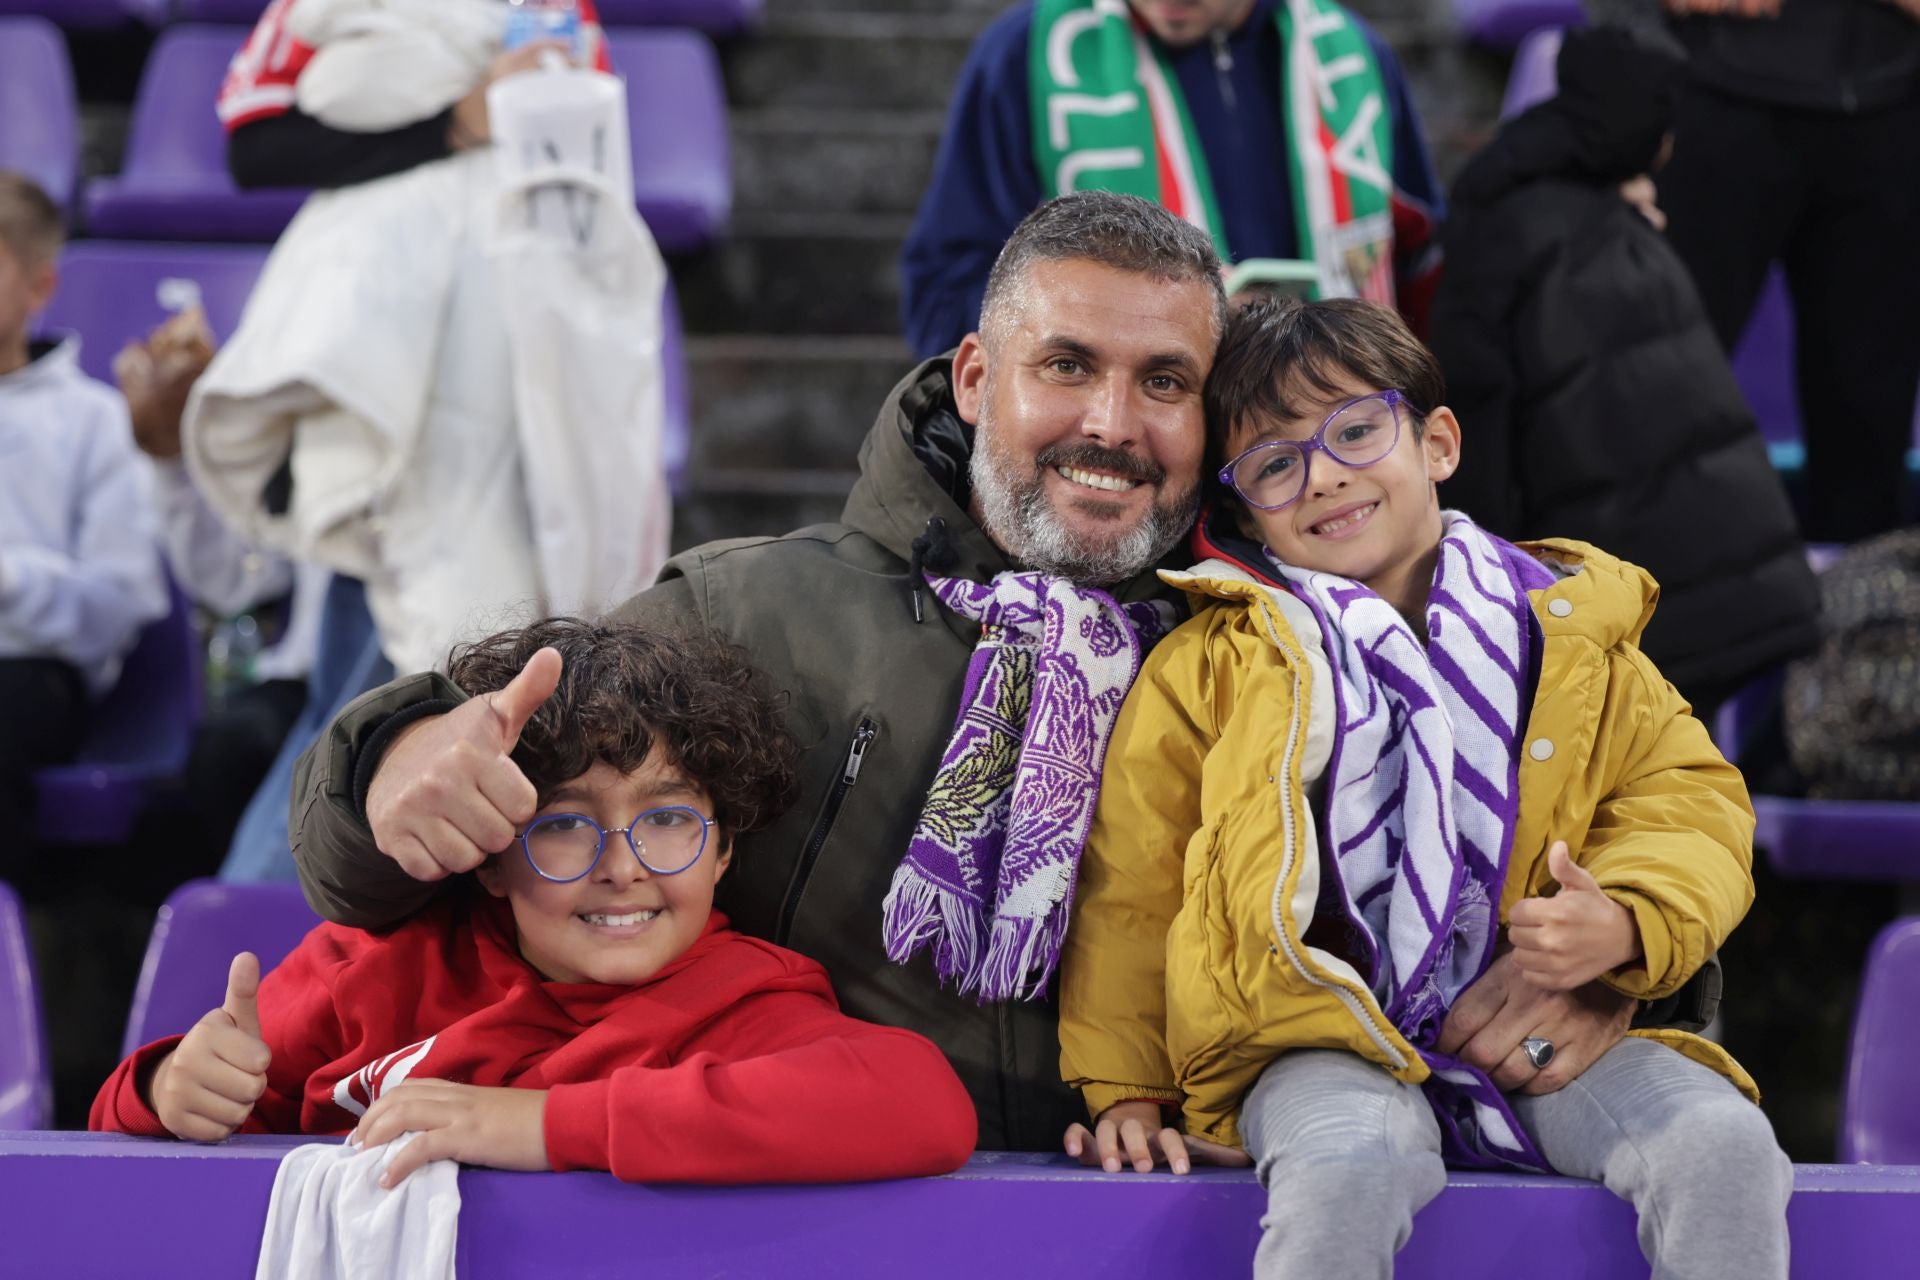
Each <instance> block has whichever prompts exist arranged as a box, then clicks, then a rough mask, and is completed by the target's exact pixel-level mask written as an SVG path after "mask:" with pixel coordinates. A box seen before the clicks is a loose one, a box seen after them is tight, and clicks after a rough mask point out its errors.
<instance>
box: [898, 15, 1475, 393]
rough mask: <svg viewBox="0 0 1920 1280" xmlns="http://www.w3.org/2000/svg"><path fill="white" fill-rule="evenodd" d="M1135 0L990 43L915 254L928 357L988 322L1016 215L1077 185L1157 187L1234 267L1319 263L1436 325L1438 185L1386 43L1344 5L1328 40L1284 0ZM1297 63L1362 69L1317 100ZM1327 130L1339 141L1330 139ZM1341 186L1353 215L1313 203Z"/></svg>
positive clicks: (1021, 21)
mask: <svg viewBox="0 0 1920 1280" xmlns="http://www.w3.org/2000/svg"><path fill="white" fill-rule="evenodd" d="M1129 3H1130V4H1131V7H1132V8H1131V13H1132V17H1133V18H1134V20H1135V21H1134V22H1133V23H1132V24H1129V22H1128V21H1127V20H1126V19H1124V18H1121V17H1117V16H1111V15H1109V16H1107V17H1104V18H1102V17H1099V16H1097V14H1098V10H1097V9H1096V7H1095V6H1094V5H1093V4H1092V3H1091V0H1022V3H1020V4H1017V5H1015V6H1014V7H1013V8H1012V9H1010V10H1008V11H1007V12H1006V13H1005V14H1003V15H1002V16H1001V17H1000V19H999V20H998V21H996V22H995V23H994V24H993V25H992V26H991V27H989V28H988V29H987V30H986V32H985V33H984V34H982V35H981V37H980V39H979V42H978V43H976V44H975V45H974V47H973V52H972V54H971V55H970V56H969V58H968V59H967V65H966V67H965V69H964V70H963V71H962V72H961V73H960V84H959V87H958V88H957V89H955V91H954V95H953V104H952V106H951V108H950V114H949V116H948V119H947V130H946V136H945V137H944V138H943V139H942V141H941V144H940V154H939V158H938V159H937V160H936V161H935V167H934V174H933V180H932V182H931V183H930V184H929V186H928V188H927V194H926V198H925V199H924V200H923V201H922V202H921V205H920V213H919V216H918V218H916V219H915V222H914V226H913V231H912V233H911V234H910V235H909V236H908V238H907V243H906V248H905V250H904V252H903V254H902V258H901V275H902V277H903V280H902V288H903V290H904V296H903V303H902V305H903V310H904V313H905V320H906V330H907V340H908V341H909V342H910V343H912V345H913V348H914V350H915V352H916V353H918V354H919V355H920V356H921V357H923V358H925V357H928V356H933V355H937V354H939V353H940V352H942V351H945V350H947V349H948V348H950V347H952V346H954V345H955V344H956V343H958V342H959V341H960V339H961V338H963V337H965V336H966V335H967V334H968V333H969V332H971V331H972V330H973V329H974V327H975V326H976V325H977V324H978V323H979V319H980V299H981V297H982V295H983V294H984V293H985V292H986V286H987V272H988V270H989V269H990V268H991V267H992V266H993V260H994V257H995V256H996V255H997V254H998V253H999V252H1000V246H1001V245H1002V244H1004V243H1006V239H1007V236H1008V235H1009V234H1010V233H1011V232H1012V231H1013V228H1014V226H1015V225H1016V224H1017V223H1018V222H1019V221H1020V219H1021V218H1023V217H1025V216H1026V215H1027V214H1028V213H1029V212H1030V211H1031V210H1032V209H1033V208H1034V207H1035V206H1036V205H1038V204H1039V203H1040V202H1041V201H1043V200H1046V199H1049V198H1051V197H1053V196H1056V195H1062V194H1064V193H1065V192H1067V191H1070V190H1073V189H1075V188H1076V187H1080V188H1101V189H1106V190H1114V191H1124V192H1127V193H1129V194H1132V195H1140V196H1145V197H1146V198H1148V199H1157V200H1158V201H1159V202H1160V203H1162V204H1165V205H1166V206H1167V207H1169V208H1170V209H1173V210H1174V212H1176V213H1178V214H1180V215H1181V216H1182V217H1184V218H1186V219H1187V220H1188V221H1190V222H1193V223H1194V224H1195V225H1197V226H1199V227H1200V228H1201V229H1202V230H1204V231H1207V232H1209V233H1210V234H1211V235H1212V237H1213V241H1214V248H1215V250H1216V251H1217V252H1218V253H1219V255H1220V257H1221V259H1222V261H1225V262H1229V263H1233V262H1244V261H1246V260H1248V259H1252V258H1280V259H1310V260H1313V261H1314V263H1315V265H1316V266H1318V267H1320V268H1321V271H1322V279H1323V281H1324V282H1326V283H1323V286H1322V289H1321V292H1322V293H1339V294H1358V295H1361V296H1365V297H1370V298H1373V299H1374V300H1375V301H1378V302H1389V303H1391V302H1395V301H1396V300H1397V301H1398V303H1399V305H1400V306H1401V308H1402V310H1403V311H1405V312H1407V313H1408V314H1409V316H1410V318H1412V319H1413V320H1414V321H1415V322H1416V327H1423V326H1421V325H1420V324H1419V321H1421V320H1422V319H1423V318H1424V312H1425V301H1426V296H1427V293H1428V291H1429V290H1430V288H1431V286H1432V283H1433V279H1434V275H1435V272H1436V271H1437V268H1438V263H1439V260H1438V257H1437V255H1436V254H1435V253H1433V252H1432V250H1433V247H1434V246H1433V243H1432V241H1433V234H1434V231H1435V227H1436V223H1437V220H1438V218H1439V216H1440V208H1439V207H1440V185H1439V182H1438V181H1437V180H1436V179H1435V178H1434V176H1433V168H1432V165H1431V163H1430V162H1429V160H1428V158H1427V148H1426V143H1425V141H1424V140H1423V139H1422V137H1421V134H1420V126H1419V122H1418V120H1417V119H1416V118H1415V114H1414V108H1413V100H1412V98H1411V97H1410V96H1409V94H1408V92H1407V86H1406V80H1405V77H1404V75H1403V74H1402V72H1401V70H1400V66H1399V64H1398V63H1397V62H1396V61H1395V60H1394V56H1393V52H1392V51H1391V50H1390V49H1388V48H1387V46H1386V44H1385V42H1384V41H1382V40H1381V39H1380V37H1379V36H1377V35H1376V34H1374V32H1373V31H1372V30H1371V29H1370V28H1369V27H1367V26H1366V24H1365V23H1363V22H1361V21H1360V20H1359V19H1358V18H1357V17H1355V16H1354V15H1353V14H1351V13H1349V12H1348V11H1347V10H1346V9H1344V8H1342V7H1340V6H1339V5H1337V4H1334V3H1331V2H1330V0H1315V2H1314V4H1313V5H1312V6H1311V7H1313V8H1315V9H1317V10H1319V11H1321V12H1322V13H1323V14H1324V15H1326V17H1327V19H1328V21H1329V24H1330V33H1323V34H1322V35H1321V36H1320V37H1319V38H1317V39H1314V40H1302V39H1299V33H1297V32H1292V31H1291V25H1292V24H1291V19H1290V13H1289V8H1288V5H1287V4H1286V3H1285V0H1198V3H1171V2H1169V0H1129ZM1136 28H1137V29H1138V34H1137V36H1136V34H1135V31H1136ZM1289 40H1292V41H1294V42H1295V43H1294V45H1293V47H1291V48H1289V47H1288V41H1289ZM1036 48H1039V49H1040V50H1041V51H1042V52H1043V53H1044V55H1045V56H1044V57H1035V56H1034V50H1035V49H1036ZM1295 58H1305V59H1311V60H1317V61H1318V62H1319V63H1320V65H1321V66H1322V67H1329V68H1330V67H1332V66H1333V65H1334V63H1335V60H1336V59H1338V60H1339V61H1340V63H1341V65H1342V66H1344V67H1345V68H1348V69H1347V70H1345V71H1342V72H1341V73H1340V74H1337V75H1335V76H1334V77H1333V81H1332V82H1333V83H1334V84H1336V85H1337V86H1338V89H1337V93H1338V105H1337V108H1336V109H1335V110H1334V111H1332V112H1330V113H1327V114H1326V115H1325V116H1324V117H1322V116H1321V115H1319V114H1316V113H1315V112H1314V111H1312V110H1308V109H1306V108H1310V107H1312V105H1313V102H1314V99H1312V98H1311V96H1309V98H1308V101H1307V103H1306V107H1302V106H1301V105H1300V101H1299V93H1298V90H1299V86H1298V85H1297V84H1294V82H1293V78H1292V77H1291V76H1290V75H1289V74H1287V73H1284V72H1283V70H1282V68H1283V67H1284V66H1287V65H1289V64H1290V62H1291V61H1292V60H1293V59H1295ZM1041 66H1046V67H1048V68H1050V69H1051V70H1050V72H1049V74H1048V75H1047V76H1045V77H1042V76H1040V73H1039V72H1038V70H1037V68H1039V67H1041ZM1354 67H1359V68H1361V70H1359V71H1357V72H1355V71H1353V70H1351V68H1354ZM1068 89H1071V90H1072V92H1071V93H1070V94H1069V93H1063V90H1068ZM1109 95H1113V96H1109ZM1119 95H1126V97H1127V98H1128V99H1130V101H1128V102H1127V103H1126V105H1125V107H1124V109H1123V111H1122V112H1121V113H1120V114H1117V115H1116V114H1110V113H1109V112H1108V111H1107V110H1106V109H1104V108H1103V109H1102V110H1101V111H1099V112H1098V113H1094V114H1087V113H1086V109H1085V102H1086V101H1087V100H1088V99H1089V98H1094V97H1106V98H1107V100H1108V102H1109V103H1113V102H1118V101H1120V98H1119ZM1075 103H1078V104H1079V106H1078V107H1077V108H1075V109H1073V110H1066V109H1062V108H1065V107H1068V106H1071V105H1072V104H1075ZM1323 124H1324V125H1325V126H1326V129H1325V130H1324V131H1323V129H1322V125H1323ZM1323 132H1324V136H1329V137H1337V138H1338V139H1339V141H1338V143H1337V144H1335V145H1333V146H1332V147H1330V148H1329V149H1326V150H1323V149H1322V147H1321V146H1320V144H1319V142H1318V139H1319V138H1321V137H1322V136H1323ZM1041 139H1046V140H1048V141H1049V142H1050V143H1051V146H1043V145H1042V144H1041V143H1040V141H1039V140H1041ZM1303 139H1308V140H1310V141H1308V142H1307V143H1306V144H1305V145H1303V143H1302V140H1303ZM1116 158H1118V159H1116ZM1120 161H1124V163H1120ZM1303 174H1309V175H1312V176H1311V177H1309V178H1308V179H1307V180H1306V181H1305V182H1304V183H1303V179H1302V176H1301V175H1303ZM1334 191H1338V192H1339V193H1340V194H1341V195H1342V196H1344V197H1346V199H1347V200H1348V202H1349V203H1350V205H1351V207H1352V210H1353V215H1354V216H1352V217H1350V218H1348V219H1345V220H1339V219H1335V218H1333V217H1331V216H1330V215H1327V214H1324V213H1323V214H1309V213H1308V212H1307V211H1309V210H1311V209H1313V208H1316V207H1324V208H1329V209H1330V208H1331V207H1332V202H1333V201H1335V200H1336V199H1337V198H1338V197H1335V196H1333V195H1332V194H1331V193H1332V192H1334ZM1322 201H1325V202H1327V203H1326V204H1325V205H1324V206H1323V205H1322V204H1321V202H1322Z"/></svg>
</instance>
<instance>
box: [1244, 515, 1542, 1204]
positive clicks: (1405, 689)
mask: <svg viewBox="0 0 1920 1280" xmlns="http://www.w3.org/2000/svg"><path fill="white" fill-rule="evenodd" d="M1444 519H1445V529H1444V533H1443V536H1442V538H1441V541H1440V556H1439V562H1438V564H1437V566H1436V568H1435V570H1434V576H1433V588H1432V591H1431V593H1430V594H1429V596H1428V598H1427V614H1426V622H1427V643H1426V644H1425V645H1422V644H1421V642H1420V639H1419V637H1418V636H1416V635H1415V634H1414V631H1413V628H1412V627H1410V626H1408V625H1407V622H1406V620H1405V619H1404V618H1402V617H1401V616H1400V614H1399V612H1398V611H1397V610H1395V609H1394V607H1393V606H1392V605H1390V604H1388V603H1387V602H1386V601H1385V600H1383V599H1381V598H1380V597H1379V596H1378V595H1376V594H1374V593H1373V592H1372V591H1370V590H1368V589H1367V588H1366V587H1363V586H1361V585H1360V584H1359V583H1357V582H1354V581H1353V580H1351V579H1349V578H1342V577H1338V576H1335V575H1333V574H1328V573H1316V572H1312V571H1307V570H1301V569H1296V568H1293V567H1291V566H1289V565H1285V564H1280V563H1279V561H1277V560H1276V561H1275V564H1276V565H1278V568H1279V571H1280V574H1281V576H1282V577H1283V578H1285V579H1286V581H1287V582H1288V583H1289V584H1290V585H1291V586H1292V588H1293V589H1294V592H1295V594H1297V595H1298V596H1299V597H1300V598H1301V599H1302V600H1304V601H1305V602H1306V603H1307V604H1308V606H1309V607H1310V608H1311V609H1312V610H1313V612H1314V614H1315V616H1316V617H1317V618H1318V619H1319V622H1320V628H1321V633H1322V636H1323V638H1324V640H1325V644H1326V651H1327V654H1328V657H1329V659H1330V661H1331V664H1332V667H1333V677H1334V687H1335V694H1336V699H1337V719H1338V724H1339V731H1338V733H1337V735H1336V737H1335V741H1334V747H1333V755H1332V758H1331V759H1330V760H1329V762H1328V765H1327V773H1326V778H1327V796H1326V822H1325V827H1324V831H1323V837H1322V838H1323V840H1324V843H1325V848H1326V851H1327V856H1326V858H1325V859H1324V863H1325V865H1327V866H1328V867H1329V868H1330V869H1331V873H1332V878H1333V880H1334V882H1335V884H1336V886H1337V889H1338V893H1339V900H1340V903H1341V905H1342V907H1343V908H1344V911H1345V915H1346V918H1347V921H1348V923H1349V925H1350V926H1351V927H1352V930H1353V933H1354V935H1355V936H1356V937H1357V938H1358V939H1359V941H1360V943H1361V945H1362V946H1363V947H1364V948H1365V951H1366V957H1365V959H1366V961H1367V962H1368V964H1369V966H1370V974H1371V983H1372V986H1373V994H1374V996H1375V998H1376V999H1377V1000H1378V1001H1379V1003H1380V1007H1381V1009H1382V1010H1384V1011H1385V1013H1386V1016H1387V1019H1388V1020H1389V1021H1390V1022H1392V1023H1393V1025H1394V1026H1395V1027H1396V1028H1398V1029H1399V1031H1400V1032H1401V1034H1402V1035H1404V1036H1405V1037H1406V1038H1407V1040H1408V1041H1409V1042H1410V1043H1412V1044H1413V1046H1414V1047H1415V1048H1416V1049H1417V1050H1418V1051H1419V1052H1420V1056H1421V1057H1422V1058H1423V1059H1425V1061H1426V1062H1427V1065H1428V1066H1429V1067H1431V1068H1432V1070H1433V1074H1432V1076H1431V1077H1429V1079H1428V1081H1427V1084H1426V1093H1427V1098H1428V1101H1429V1102H1430V1103H1431V1104H1432V1105H1433V1109H1434V1112H1435V1114H1436V1115H1437V1116H1438V1118H1439V1120H1440V1127H1441V1131H1442V1134H1443V1136H1444V1138H1445V1140H1446V1154H1447V1158H1448V1159H1449V1160H1450V1161H1451V1162H1453V1163H1455V1164H1458V1165H1463V1166H1467V1167H1480V1168H1501V1167H1506V1168H1520V1169H1531V1170H1538V1171H1549V1167H1548V1165H1547V1162H1546V1161H1545V1159H1543V1158H1542V1157H1541V1155H1540V1153H1539V1152H1538V1151H1537V1150H1535V1148H1534V1145H1533V1143H1532V1141H1531V1140H1530V1139H1529V1138H1528V1137H1527V1135H1526V1132H1525V1130H1523V1129H1522V1128H1521V1127H1520V1125H1519V1123H1518V1121H1517V1120H1516V1119H1515V1118H1514V1115H1513V1112H1512V1111H1511V1110H1510V1109H1509V1108H1508V1107H1507V1104H1506V1101H1505V1099H1504V1098H1503V1097H1502V1096H1501V1093H1500V1090H1499V1088H1498V1087H1497V1086H1496V1085H1494V1083H1493V1082H1492V1080H1490V1079H1488V1078H1487V1076H1486V1075H1485V1074H1484V1073H1482V1072H1481V1071H1479V1070H1477V1069H1476V1068H1474V1067H1472V1066H1469V1065H1468V1064H1466V1063H1464V1062H1461V1061H1459V1060H1457V1059H1455V1058H1451V1057H1448V1056H1447V1055H1444V1054H1441V1053H1438V1052H1436V1051H1435V1050H1434V1047H1433V1046H1434V1044H1435V1042H1436V1041H1437V1040H1438V1039H1439V1036H1440V1028H1441V1025H1442V1024H1443V1023H1444V1022H1445V1020H1446V1015H1447V1010H1448V1009H1450V1008H1451V1007H1452V1005H1453V1001H1454V999H1455V998H1456V997H1458V996H1459V994H1460V993H1461V992H1462V991H1464V990H1466V989H1467V987H1469V986H1471V985H1472V984H1473V982H1474V981H1475V980H1476V979H1478V978H1479V977H1480V975H1481V974H1482V973H1484V972H1486V969H1487V965H1488V963H1489V962H1490V961H1491V960H1492V958H1493V946H1494V941H1495V936H1496V933H1497V926H1498V919H1497V916H1498V908H1499V902H1500V890H1501V886H1502V884H1503V883H1504V882H1505V879H1506V868H1507V854H1508V850H1509V848H1510V846H1511V845H1512V842H1513V828H1514V821H1515V817H1516V814H1517V812H1518V809H1519V765H1520V751H1519V748H1520V738H1521V735H1522V733H1523V732H1524V731H1525V729H1526V720H1527V713H1528V711H1529V707H1528V699H1529V696H1530V694H1531V687H1532V671H1531V668H1532V663H1533V661H1534V659H1533V642H1532V632H1531V628H1532V626H1533V610H1532V606H1531V605H1530V604H1529V602H1528V599H1527V592H1528V590H1530V589H1534V588H1540V587H1545V586H1548V585H1550V584H1551V583H1552V582H1553V581H1554V575H1553V573H1552V571H1551V570H1549V569H1547V568H1546V567H1545V566H1544V565H1541V564H1540V563H1539V562H1538V561H1536V560H1534V559H1533V558H1532V557H1530V556H1528V555H1527V554H1526V553H1525V552H1522V551H1521V550H1519V549H1518V548H1517V547H1514V546H1512V545H1511V544H1510V543H1507V542H1503V541H1501V540H1500V539H1498V538H1495V537H1492V536H1490V535H1489V534H1487V533H1484V532H1482V531H1481V530H1480V528H1479V527H1478V526H1476V525H1475V524H1474V523H1473V522H1472V521H1471V520H1469V519H1467V518H1466V517H1465V516H1463V515H1461V514H1459V513H1458V512H1446V513H1445V514H1444Z"/></svg>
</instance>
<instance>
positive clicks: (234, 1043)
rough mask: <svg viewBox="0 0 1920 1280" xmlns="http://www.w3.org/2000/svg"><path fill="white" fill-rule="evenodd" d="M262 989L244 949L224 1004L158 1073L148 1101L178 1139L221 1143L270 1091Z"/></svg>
mask: <svg viewBox="0 0 1920 1280" xmlns="http://www.w3.org/2000/svg"><path fill="white" fill-rule="evenodd" d="M259 991H260V961H259V960H258V958H256V957H255V956H254V954H253V953H252V952H251V951H242V952H241V953H240V954H239V955H237V956H235V957H234V958H233V968H232V969H230V970H229V971H228V973H227V998H226V1000H225V1001H224V1002H223V1003H222V1004H221V1006H220V1007H219V1008H218V1009H214V1010H212V1011H211V1012H209V1013H208V1014H207V1016H206V1017H204V1018H202V1019H200V1021H198V1022H196V1023H194V1024H193V1030H191V1031H189V1032H187V1034H186V1037H185V1038H184V1039H183V1040H181V1041H180V1043H179V1045H177V1046H176V1047H175V1048H174V1051H173V1052H172V1053H170V1054H168V1055H167V1056H166V1058H165V1059H164V1060H163V1061H162V1062H161V1063H160V1066H159V1068H158V1069H157V1070H155V1071H154V1073H153V1080H152V1082H151V1084H150V1085H149V1086H148V1093H149V1095H150V1097H149V1099H148V1100H149V1101H150V1102H151V1103H152V1104H153V1110H154V1114H156V1115H158V1116H159V1117H160V1123H161V1124H163V1125H165V1126H166V1127H167V1132H169V1133H171V1134H173V1136H174V1137H176V1138H186V1139H188V1140H190V1141H193V1142H219V1141H221V1140H222V1139H224V1138H227V1137H229V1136H230V1135H231V1134H232V1133H233V1131H234V1130H235V1129H238V1128H239V1127H240V1126H241V1125H243V1124H245V1123H246V1122H247V1117H248V1116H250V1115H252V1114H253V1104H254V1103H256V1102H258V1101H259V1100H260V1095H261V1094H263V1093H265V1092H266V1091H267V1063H268V1062H269V1061H271V1059H272V1057H273V1055H272V1053H271V1052H269V1051H268V1049H267V1044H266V1041H264V1040H262V1039H261V1038H260V1011H259V1008H258V1006H257V1005H256V1003H255V998H256V996H257V995H258V993H259Z"/></svg>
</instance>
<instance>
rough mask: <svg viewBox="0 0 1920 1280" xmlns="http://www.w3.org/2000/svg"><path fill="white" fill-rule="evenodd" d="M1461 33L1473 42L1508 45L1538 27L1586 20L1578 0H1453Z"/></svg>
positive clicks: (1556, 25) (1516, 42)
mask: <svg viewBox="0 0 1920 1280" xmlns="http://www.w3.org/2000/svg"><path fill="white" fill-rule="evenodd" d="M1453 16H1454V18H1455V20H1456V21H1458V22H1459V24H1460V34H1462V35H1464V36H1465V37H1466V38H1467V39H1469V40H1471V41H1473V42H1474V43H1475V44H1484V45H1490V46H1492V47H1494V48H1497V49H1511V48H1513V47H1514V46H1515V45H1517V44H1519V43H1520V42H1521V41H1522V40H1524V39H1526V37H1527V36H1529V35H1531V34H1532V33H1533V32H1535V31H1538V30H1539V29H1540V28H1541V27H1577V26H1579V25H1581V24H1582V23H1583V22H1585V21H1586V15H1585V14H1584V13H1583V12H1581V9H1580V0H1453Z"/></svg>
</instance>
